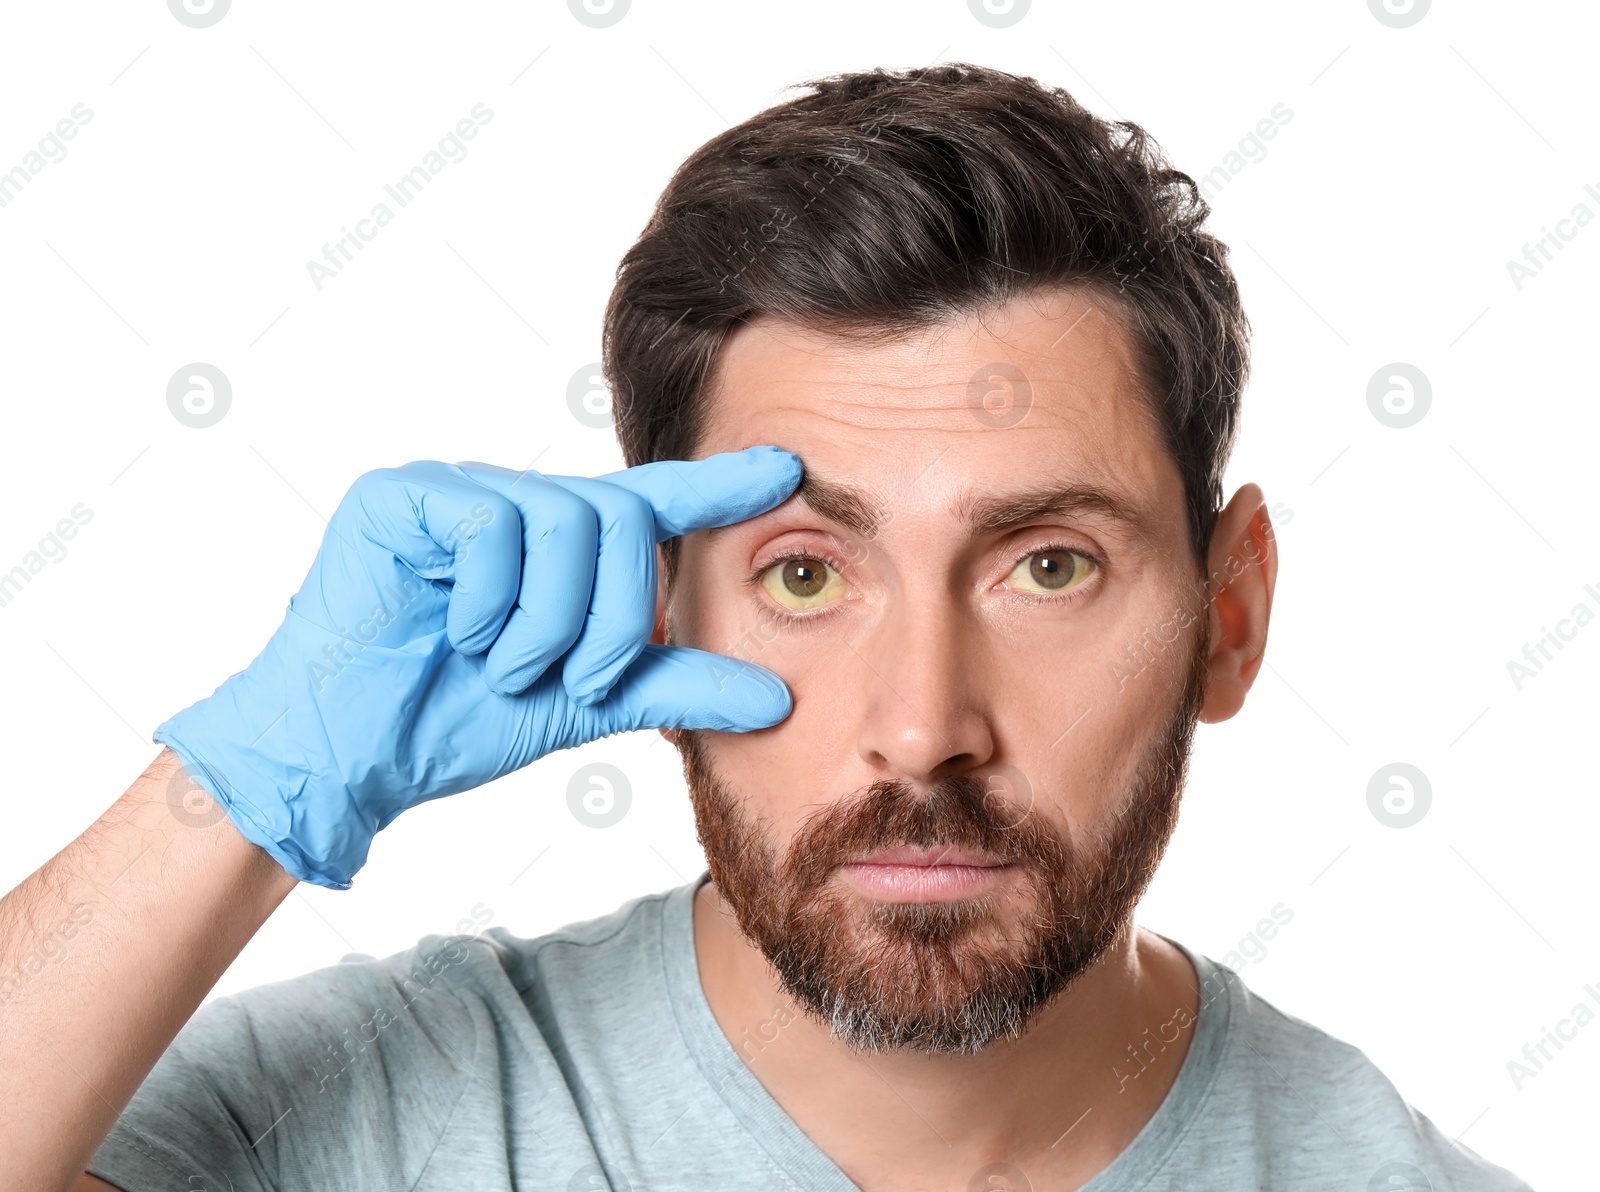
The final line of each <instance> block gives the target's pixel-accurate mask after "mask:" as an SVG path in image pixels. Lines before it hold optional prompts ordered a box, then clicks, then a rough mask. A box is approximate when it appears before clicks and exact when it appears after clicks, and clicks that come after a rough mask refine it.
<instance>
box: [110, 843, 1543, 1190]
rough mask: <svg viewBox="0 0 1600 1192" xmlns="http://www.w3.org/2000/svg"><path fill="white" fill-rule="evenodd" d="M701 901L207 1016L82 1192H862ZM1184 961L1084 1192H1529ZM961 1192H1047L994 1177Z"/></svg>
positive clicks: (327, 973)
mask: <svg viewBox="0 0 1600 1192" xmlns="http://www.w3.org/2000/svg"><path fill="white" fill-rule="evenodd" d="M704 880H705V876H704V875H702V877H701V878H700V879H699V881H704ZM698 885H699V882H695V883H691V884H690V885H686V886H681V887H679V888H678V889H676V890H672V891H669V892H668V893H666V894H657V895H652V896H650V897H646V898H640V899H637V900H635V901H633V902H630V903H628V904H627V905H625V906H623V907H622V908H620V909H619V910H617V911H615V912H613V913H612V914H609V915H606V916H604V917H603V918H600V919H595V920H592V921H590V922H587V923H580V924H575V925H573V926H570V927H565V928H562V929H561V930H559V931H555V932H552V933H550V934H549V935H545V936H540V937H539V938H537V939H531V940H527V939H519V938H518V937H516V936H514V935H512V934H511V933H510V932H509V931H507V930H506V929H505V928H502V927H493V928H490V929H488V930H487V931H485V932H484V933H483V934H482V935H478V936H462V935H457V936H438V935H430V936H426V937H424V938H423V939H422V941H421V942H420V943H418V944H417V946H416V947H415V948H412V949H410V950H408V951H406V952H402V953H399V954H398V955H395V956H391V957H388V958H386V959H383V960H377V959H373V958H372V957H368V956H350V957H346V958H345V960H344V961H343V962H342V963H340V964H338V965H335V966H333V967H331V968H326V969H322V970H320V971H318V972H314V973H309V974H307V975H305V976H302V977H296V978H294V979H292V980H289V981H281V982H277V983H275V984H271V985H264V986H260V987H258V988H255V989H250V990H247V991H245V992H243V993H239V994H235V995H233V996H231V997H222V998H217V999H216V1000H215V1001H212V1002H211V1003H209V1004H208V1005H206V1006H204V1007H202V1009H201V1010H200V1011H199V1012H198V1013H197V1014H196V1015H195V1016H194V1018H193V1019H191V1020H190V1022H189V1023H188V1025H187V1026H185V1027H184V1028H183V1030H182V1031H181V1032H180V1033H179V1035H178V1037H177V1038H176V1039H175V1040H174V1041H173V1043H172V1046H171V1047H169V1048H168V1049H167V1051H166V1053H165V1054H164V1055H163V1056H162V1057H161V1059H160V1061H159V1062H158V1063H157V1064H156V1066H155V1068H154V1069H153V1070H152V1071H151V1073H150V1075H149V1077H148V1078H147V1079H146V1080H145V1082H144V1084H143V1085H141V1086H140V1088H139V1090H138V1092H137V1093H136V1094H135V1095H134V1098H133V1100H132V1102H130V1104H129V1105H128V1107H127V1109H126V1110H125V1111H124V1112H123V1114H122V1116H121V1118H119V1119H118V1121H117V1123H116V1124H115V1125H114V1126H113V1127H112V1130H111V1133H110V1135H109V1136H108V1137H107V1138H106V1140H105V1142H104V1143H103V1144H102V1145H101V1147H100V1149H99V1151H98V1152H97V1153H96V1154H95V1156H94V1159H93V1161H91V1162H90V1164H89V1168H88V1169H89V1171H90V1173H91V1174H94V1175H97V1176H99V1177H100V1178H101V1179H104V1180H106V1181H108V1182H110V1183H112V1184H115V1185H117V1186H118V1187H120V1188H123V1189H126V1190H127V1192H143V1190H145V1189H150V1190H152V1192H154V1190H157V1189H159V1190H161V1192H178V1190H185V1192H198V1190H200V1189H206V1190H208V1192H247V1190H256V1189H283V1190H286V1192H288V1190H300V1189H305V1190H312V1189H315V1190H318V1192H320V1190H322V1189H339V1190H343V1189H363V1190H365V1189H373V1190H388V1189H395V1190H401V1189H405V1190H409V1192H435V1190H437V1192H457V1190H458V1189H462V1188H471V1189H473V1190H474V1192H498V1190H510V1189H516V1190H518V1192H532V1190H534V1189H539V1190H544V1189H556V1190H558V1192H561V1190H567V1189H605V1188H610V1189H615V1190H619V1192H620V1190H622V1189H632V1190H640V1189H684V1190H691V1189H692V1190H693V1192H705V1190H707V1189H716V1190H717V1192H744V1190H746V1189H748V1190H750V1192H769V1190H771V1189H797V1190H798V1189H806V1190H809V1192H850V1190H852V1189H854V1188H855V1185H854V1184H853V1183H851V1182H850V1180H849V1179H848V1178H847V1177H846V1176H845V1174H844V1173H843V1172H842V1171H840V1170H839V1168H838V1167H837V1166H836V1165H835V1164H834V1163H833V1162H832V1160H830V1159H829V1158H828V1156H827V1155H826V1154H824V1153H823V1152H822V1151H821V1150H819V1149H818V1148H817V1146H816V1145H815V1144H814V1143H813V1142H812V1141H811V1140H810V1139H809V1138H807V1137H806V1135H805V1134H804V1133H803V1132H802V1131H801V1130H800V1128H799V1127H798V1126H797V1125H796V1124H795V1123H794V1122H793V1121H792V1120H791V1119H790V1118H789V1117H788V1115H787V1114H785V1113H784V1111H783V1110H782V1109H781V1108H780V1107H779V1106H778V1104H777V1102H775V1101H774V1100H773V1099H772V1098H771V1096H769V1095H768V1093H767V1092H766V1090H765V1089H764V1088H763V1087H762V1086H761V1083H760V1082H759V1081H758V1080H757V1079H756V1078H755V1076H754V1075H753V1074H752V1073H751V1072H750V1070H749V1068H748V1067H747V1066H746V1065H745V1062H744V1060H743V1059H742V1058H741V1056H740V1052H739V1051H738V1050H736V1048H735V1046H734V1044H732V1043H730V1041H729V1040H728V1038H727V1037H726V1036H725V1035H724V1034H723V1032H722V1030H721V1028H720V1027H719V1026H718V1025H717V1021H716V1019H715V1018H714V1017H713V1016H712V1013H711V1007H710V1006H709V1005H708V1004H707V1002H706V999H705V995H704V993H703V992H702V991H701V988H700V976H699V971H698V968H697V967H696V963H695V953H694V926H693V918H692V914H691V909H692V900H693V893H694V889H695V887H696V886H698ZM1184 951H1185V954H1186V955H1188V956H1189V958H1190V960H1191V961H1192V962H1193V963H1194V965H1195V969H1196V972H1197V973H1198V975H1199V976H1200V978H1201V1009H1200V1013H1199V1016H1198V1019H1197V1020H1196V1021H1194V1022H1193V1023H1185V1022H1179V1023H1177V1024H1176V1025H1173V1026H1170V1028H1169V1026H1168V1024H1162V1026H1161V1028H1160V1033H1161V1034H1165V1035H1166V1036H1167V1037H1168V1038H1173V1037H1175V1036H1173V1035H1171V1034H1170V1033H1169V1030H1178V1029H1192V1030H1193V1032H1194V1035H1193V1038H1192V1040H1191V1044H1190V1048H1189V1053H1188V1055H1187V1056H1186V1057H1185V1059H1184V1062H1183V1066H1182V1068H1181V1070H1180V1071H1179V1073H1178V1076H1177V1079H1176V1081H1175V1082H1174V1083H1173V1086H1172V1089H1171V1090H1170V1092H1169V1093H1168V1094H1167V1097H1166V1099H1165V1100H1164V1101H1163V1102H1162V1104H1161V1107H1160V1108H1159V1109H1158V1110H1157V1112H1156V1113H1155V1115H1154V1116H1153V1117H1152V1118H1151V1119H1150V1121H1149V1122H1148V1123H1146V1125H1145V1127H1144V1129H1143V1130H1142V1131H1140V1133H1139V1135H1138V1136H1137V1137H1136V1138H1135V1139H1134V1140H1133V1142H1132V1143H1131V1144H1130V1145H1129V1147H1128V1148H1127V1149H1126V1150H1125V1151H1123V1153H1122V1154H1121V1155H1120V1156H1118V1158H1117V1159H1116V1160H1115V1161H1114V1162H1113V1163H1112V1164H1111V1165H1110V1166H1109V1167H1107V1168H1106V1169H1105V1170H1104V1171H1102V1172H1101V1173H1100V1174H1099V1175H1098V1176H1096V1177H1095V1178H1094V1179H1093V1180H1092V1181H1090V1183H1088V1184H1086V1185H1084V1189H1083V1192H1116V1190H1123V1189H1135V1188H1138V1189H1147V1190H1150V1192H1202V1190H1205V1189H1217V1190H1218V1192H1221V1190H1226V1192H1241V1190H1244V1189H1272V1190H1274V1192H1278V1190H1282V1189H1294V1190H1295V1192H1319V1190H1327V1192H1335V1190H1337V1192H1368V1190H1371V1189H1385V1190H1393V1192H1398V1190H1400V1189H1406V1190H1408V1192H1421V1190H1424V1189H1431V1192H1479V1190H1484V1192H1490V1190H1492V1192H1502V1190H1505V1192H1511V1190H1516V1189H1522V1190H1524V1192H1526V1190H1527V1187H1528V1186H1527V1185H1526V1184H1524V1183H1522V1182H1521V1181H1520V1180H1518V1179H1517V1178H1516V1177H1514V1176H1512V1175H1511V1174H1510V1173H1509V1172H1506V1171H1504V1170H1503V1169H1501V1168H1498V1167H1495V1166H1492V1165H1491V1164H1488V1163H1486V1162H1485V1161H1484V1160H1482V1159H1480V1158H1479V1157H1478V1156H1477V1155H1476V1154H1474V1153H1473V1152H1472V1151H1470V1150H1467V1149H1466V1148H1465V1147H1463V1146H1460V1145H1458V1144H1454V1143H1452V1142H1451V1141H1450V1140H1449V1139H1448V1138H1446V1137H1445V1136H1444V1135H1443V1134H1442V1133H1440V1131H1439V1129H1438V1128H1437V1127H1436V1126H1434V1124H1433V1123H1432V1122H1430V1121H1429V1120H1428V1119H1427V1118H1426V1117H1423V1116H1422V1115H1421V1114H1419V1113H1417V1112H1416V1111H1415V1110H1413V1109H1412V1108H1411V1107H1410V1106H1408V1105H1407V1104H1406V1103H1405V1102H1404V1101H1403V1100H1402V1099H1401V1097H1400V1095H1399V1094H1398V1093H1397V1092H1396V1091H1395V1089H1394V1086H1393V1085H1391V1084H1390V1083H1389V1081H1388V1080H1386V1079H1385V1078H1384V1076H1383V1074H1382V1073H1381V1072H1379V1071H1378V1069H1377V1068H1375V1067H1374V1066H1373V1065H1372V1063H1371V1062H1370V1061H1369V1060H1368V1059H1367V1058H1366V1056H1364V1055H1363V1054H1362V1053H1361V1052H1360V1051H1359V1050H1357V1049H1356V1048H1354V1047H1351V1046H1350V1045H1349V1044H1347V1043H1341V1042H1339V1041H1338V1040H1337V1039H1334V1038H1331V1037H1330V1036H1328V1035H1326V1034H1324V1033H1323V1032H1322V1031H1319V1030H1317V1029H1316V1028H1315V1027H1313V1026H1310V1025H1309V1024H1307V1023H1304V1022H1302V1021H1300V1020H1299V1019H1297V1018H1292V1017H1290V1016H1289V1015H1286V1014H1284V1013H1282V1012H1281V1011H1279V1010H1277V1009H1275V1008H1274V1007H1273V1006H1271V1005H1269V1004H1268V1003H1267V1002H1264V1001H1262V1000H1261V999H1260V998H1259V997H1256V996H1255V995H1253V994H1251V993H1250V992H1249V990H1247V989H1246V988H1245V986H1244V983H1243V982H1242V981H1241V980H1240V979H1239V977H1238V976H1237V975H1236V974H1235V973H1233V972H1232V970H1230V969H1227V968H1225V967H1223V966H1221V965H1218V964H1216V963H1214V962H1213V961H1211V960H1209V959H1207V958H1205V957H1203V956H1199V955H1196V954H1195V953H1192V952H1189V951H1188V949H1184ZM767 1025H769V1024H763V1029H762V1032H761V1033H765V1028H766V1026H767ZM781 1025H782V1024H781V1023H779V1024H776V1025H772V1026H771V1029H772V1030H774V1031H776V1030H779V1029H781ZM1153 1040H1154V1037H1153V1039H1152V1040H1146V1041H1144V1045H1145V1046H1146V1047H1149V1046H1152V1045H1155V1046H1159V1045H1160V1044H1159V1042H1154V1041H1153ZM761 1045H763V1044H762V1042H761V1041H760V1040H758V1039H754V1038H752V1039H749V1040H741V1043H740V1046H742V1047H745V1048H746V1049H747V1050H748V1049H749V1048H750V1047H752V1046H756V1047H759V1046H761ZM1136 1072H1137V1068H1136V1067H1133V1066H1131V1065H1130V1066H1129V1068H1127V1069H1126V1070H1125V1071H1124V1072H1123V1073H1122V1075H1123V1076H1126V1077H1127V1078H1128V1079H1137V1076H1136V1074H1135V1073H1136ZM953 1183H955V1184H956V1185H957V1186H971V1187H978V1188H992V1189H1012V1190H1013V1192H1022V1190H1023V1189H1028V1188H1030V1187H1031V1185H1030V1184H1029V1183H1028V1182H1027V1180H1026V1176H1025V1174H1024V1173H1018V1172H1016V1171H1015V1169H1010V1170H1007V1169H1005V1168H1003V1167H998V1166H997V1167H996V1168H995V1169H994V1170H993V1171H984V1172H978V1173H973V1175H972V1177H971V1179H970V1181H969V1179H968V1177H967V1174H966V1173H956V1178H955V1179H954V1180H953Z"/></svg>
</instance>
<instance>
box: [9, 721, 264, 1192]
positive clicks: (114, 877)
mask: <svg viewBox="0 0 1600 1192" xmlns="http://www.w3.org/2000/svg"><path fill="white" fill-rule="evenodd" d="M179 769H180V767H179V763H178V759H177V757H176V756H175V755H174V754H173V753H171V752H170V751H168V750H163V751H162V752H161V754H160V756H158V757H157V758H156V760H155V761H154V762H152V763H151V765H150V767H149V769H147V770H146V771H145V772H144V774H142V775H141V776H140V777H139V778H138V780H136V781H135V782H134V784H133V785H132V786H131V787H129V788H128V791H127V793H125V794H124V795H123V796H122V797H121V798H120V799H118V800H117V801H116V803H114V804H113V805H112V806H111V807H110V808H109V809H107V811H106V812H105V814H104V815H102V816H101V817H100V818H99V819H98V820H97V821H96V822H95V823H94V824H92V825H91V826H90V827H89V828H88V830H86V831H85V832H84V833H83V834H82V835H81V836H79V837H78V838H77V839H76V840H74V841H73V842H72V843H71V844H69V845H68V846H67V847H66V848H64V849H62V851H61V852H59V853H57V854H56V855H55V856H54V857H52V858H51V859H50V860H49V861H47V862H46V863H45V864H44V865H43V866H41V867H40V868H39V869H38V870H37V871H36V872H34V873H33V874H32V875H30V876H29V877H28V878H27V879H25V880H24V881H23V882H22V884H21V885H19V886H18V887H17V888H16V889H14V890H12V891H11V892H10V893H9V894H7V895H6V896H5V897H4V898H3V899H0V1156H4V1160H3V1162H0V1192H13V1190H20V1189H23V1188H27V1189H30V1190H33V1189H55V1188H70V1187H71V1186H72V1185H73V1184H74V1183H75V1182H76V1180H77V1178H78V1176H79V1175H80V1174H81V1173H82V1171H83V1168H84V1165H85V1163H87V1161H88V1160H89V1158H90V1156H92V1155H93V1153H94V1151H95V1149H96V1148H97V1147H98V1146H99V1144H100V1141H101V1140H102V1139H103V1138H104V1137H105V1134H106V1132H107V1131H108V1130H109V1129H110V1128H111V1124H112V1123H113V1122H114V1121H115V1120H116V1117H117V1115H118V1114H119V1113H120V1112H121V1111H122V1108H123V1107H124V1106H125V1105H126V1104H127V1102H128V1100H129V1098H131V1097H132V1096H133V1093H134V1091H135V1090H136V1089H137V1088H138V1087H139V1084H140V1082H141V1081H142V1080H143V1079H144V1077H145V1075H146V1074H147V1073H148V1072H149V1071H150V1069H151V1068H152V1067H153V1066H154V1064H155V1062H156V1060H157V1059H159V1058H160V1056H161V1053H162V1052H163V1051H165V1050H166V1047H167V1045H168V1044H169V1043H170V1042H171V1041H172V1039H173V1037H174V1036H175V1035H176V1034H177V1033H178V1030H179V1029H180V1028H181V1027H182V1026H183V1024H184V1023H185V1022H187V1021H188V1019H189V1017H190V1015H192V1014H193V1013H194V1011H195V1009H196V1008H197V1007H198V1006H199V1005H200V1002H201V999H203V998H204V997H205V995H206V993H207V991H208V990H210V988H211V987H212V986H213V985H214V984H215V983H216V981H217V978H218V977H220V976H221V975H222V973H223V972H224V971H225V970H226V969H227V967H228V965H229V964H230V963H231V962H232V961H233V959H234V957H236V956H237V955H238V954H239V952H240V951H241V950H242V949H243V948H244V945H245V944H246V942H248V941H249V939H250V937H251V936H253V935H254V934H255V933H256V931H257V930H258V929H259V928H260V926H261V924H262V923H264V922H265V921H266V920H267V917H268V916H269V915H271V914H272V912H273V910H274V909H276V907H277V906H278V904H279V903H281V902H282V901H283V900H284V898H286V897H287V896H288V894H289V891H290V890H291V889H293V888H294V885H295V880H294V879H293V878H292V877H290V876H289V875H288V874H286V873H285V872H284V871H283V870H282V869H281V868H280V867H279V866H278V865H277V863H276V862H274V861H273V860H272V859H271V858H270V857H269V856H267V854H266V853H264V852H262V851H261V850H260V849H258V848H257V847H256V846H255V845H253V844H251V843H249V842H248V841H247V840H245V839H244V837H242V836H241V835H240V834H239V833H238V831H237V830H236V829H235V828H234V827H233V824H232V821H230V820H229V819H228V818H227V816H226V815H224V814H222V813H221V811H220V809H217V812H216V814H215V816H214V817H212V816H209V815H204V814H202V815H198V816H195V815H192V814H187V815H186V814H185V813H184V811H183V809H182V808H181V806H180V807H179V808H176V809H175V808H174V807H173V806H171V805H169V802H168V790H169V782H170V781H171V780H172V778H173V775H174V774H175V773H177V772H178V771H179ZM178 781H179V782H180V783H183V781H184V780H183V779H182V778H181V777H180V778H179V779H178ZM185 785H186V784H185ZM201 797H202V798H203V796H201Z"/></svg>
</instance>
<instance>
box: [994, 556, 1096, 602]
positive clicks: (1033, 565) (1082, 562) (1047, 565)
mask: <svg viewBox="0 0 1600 1192" xmlns="http://www.w3.org/2000/svg"><path fill="white" fill-rule="evenodd" d="M1094 570H1095V564H1094V560H1093V559H1091V558H1089V557H1088V556H1087V555H1080V554H1079V553H1078V552H1077V551H1075V550H1038V551H1034V552H1033V554H1031V555H1029V556H1028V557H1027V558H1026V559H1023V560H1022V561H1021V562H1020V563H1018V564H1017V565H1016V566H1015V567H1013V568H1012V569H1011V574H1010V575H1008V576H1006V579H1005V584H1006V587H1008V588H1012V589H1015V590H1016V591H1019V592H1033V593H1036V594H1048V593H1051V592H1067V591H1071V590H1072V589H1073V588H1076V587H1080V586H1082V585H1083V583H1084V582H1085V581H1087V580H1088V579H1089V577H1090V576H1092V575H1093V574H1094Z"/></svg>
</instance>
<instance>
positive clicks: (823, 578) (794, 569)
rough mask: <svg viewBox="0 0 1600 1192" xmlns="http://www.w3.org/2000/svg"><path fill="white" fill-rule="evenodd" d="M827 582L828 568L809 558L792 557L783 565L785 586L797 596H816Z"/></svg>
mask: <svg viewBox="0 0 1600 1192" xmlns="http://www.w3.org/2000/svg"><path fill="white" fill-rule="evenodd" d="M827 582H828V573H827V571H826V569H825V568H822V567H818V566H813V565H812V562H811V561H810V560H808V559H790V560H789V561H788V562H787V563H785V564H784V565H783V586H784V587H785V588H787V589H788V590H789V591H790V593H792V594H793V595H795V596H803V597H809V596H815V595H816V594H817V593H818V592H820V591H822V587H823V585H824V584H826V583H827Z"/></svg>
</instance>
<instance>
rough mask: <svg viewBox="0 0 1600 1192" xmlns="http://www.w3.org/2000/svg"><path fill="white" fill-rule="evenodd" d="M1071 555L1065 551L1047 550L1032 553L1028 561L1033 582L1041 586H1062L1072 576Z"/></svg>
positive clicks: (1064, 585)
mask: <svg viewBox="0 0 1600 1192" xmlns="http://www.w3.org/2000/svg"><path fill="white" fill-rule="evenodd" d="M1070 559H1071V557H1070V555H1069V554H1068V553H1067V552H1066V551H1061V550H1047V551H1040V552H1039V553H1038V554H1036V555H1034V556H1033V558H1032V559H1031V560H1030V561H1029V563H1028V570H1029V572H1031V573H1032V575H1033V582H1034V583H1036V584H1038V585H1039V586H1040V587H1041V588H1064V587H1066V586H1067V581H1068V580H1069V579H1071V578H1072V564H1071V561H1070Z"/></svg>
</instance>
